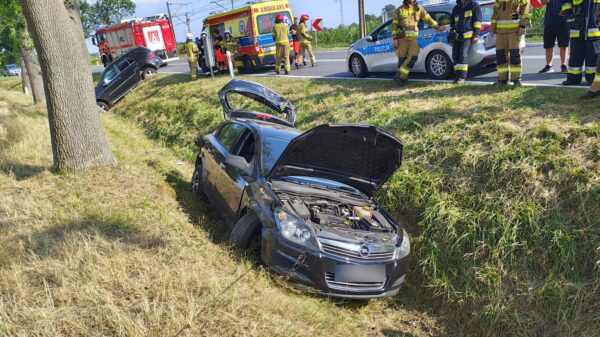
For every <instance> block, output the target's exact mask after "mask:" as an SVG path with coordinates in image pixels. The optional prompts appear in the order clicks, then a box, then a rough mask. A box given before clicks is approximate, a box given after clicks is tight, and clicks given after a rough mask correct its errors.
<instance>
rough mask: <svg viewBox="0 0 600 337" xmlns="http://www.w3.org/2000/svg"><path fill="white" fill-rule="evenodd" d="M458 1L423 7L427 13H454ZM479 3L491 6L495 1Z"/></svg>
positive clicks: (487, 0) (489, 0)
mask: <svg viewBox="0 0 600 337" xmlns="http://www.w3.org/2000/svg"><path fill="white" fill-rule="evenodd" d="M456 3H457V1H449V2H446V3H442V4H434V5H423V7H424V8H425V9H426V10H427V11H447V12H452V8H454V6H456ZM477 3H478V4H479V5H491V4H493V3H494V1H493V0H484V1H477Z"/></svg>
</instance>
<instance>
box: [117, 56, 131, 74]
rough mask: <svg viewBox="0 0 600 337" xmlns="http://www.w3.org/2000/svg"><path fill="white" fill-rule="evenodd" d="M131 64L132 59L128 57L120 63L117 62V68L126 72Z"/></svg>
mask: <svg viewBox="0 0 600 337" xmlns="http://www.w3.org/2000/svg"><path fill="white" fill-rule="evenodd" d="M131 63H133V62H130V59H129V58H128V57H126V58H123V59H121V60H119V62H117V64H116V66H117V68H119V71H124V70H125V69H126V68H127V67H128V66H129V65H130V64H131Z"/></svg>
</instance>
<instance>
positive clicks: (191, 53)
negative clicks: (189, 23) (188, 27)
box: [183, 33, 199, 79]
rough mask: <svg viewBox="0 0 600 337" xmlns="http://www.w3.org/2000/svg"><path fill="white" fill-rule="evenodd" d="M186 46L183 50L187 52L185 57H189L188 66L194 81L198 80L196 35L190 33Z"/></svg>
mask: <svg viewBox="0 0 600 337" xmlns="http://www.w3.org/2000/svg"><path fill="white" fill-rule="evenodd" d="M185 37H186V41H185V44H184V45H183V50H184V51H185V55H186V57H187V61H188V64H189V65H190V73H191V77H192V79H195V78H196V71H197V69H198V63H197V62H198V53H199V50H198V46H197V45H196V44H195V43H194V41H193V40H194V35H192V34H190V33H188V34H187V35H186V36H185Z"/></svg>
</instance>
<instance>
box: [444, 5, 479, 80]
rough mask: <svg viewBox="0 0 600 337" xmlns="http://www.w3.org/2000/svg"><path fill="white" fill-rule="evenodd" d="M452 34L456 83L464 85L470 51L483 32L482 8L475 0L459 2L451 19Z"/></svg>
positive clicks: (453, 10)
mask: <svg viewBox="0 0 600 337" xmlns="http://www.w3.org/2000/svg"><path fill="white" fill-rule="evenodd" d="M450 27H451V32H454V33H455V35H454V36H455V39H454V41H453V42H452V61H453V62H454V73H455V74H456V79H455V80H454V83H459V84H461V83H464V82H465V80H466V79H467V71H468V70H469V50H470V49H471V45H472V44H474V43H477V40H479V31H480V30H481V8H480V7H479V4H478V3H477V1H475V0H457V1H456V6H454V8H453V9H452V16H451V17H450Z"/></svg>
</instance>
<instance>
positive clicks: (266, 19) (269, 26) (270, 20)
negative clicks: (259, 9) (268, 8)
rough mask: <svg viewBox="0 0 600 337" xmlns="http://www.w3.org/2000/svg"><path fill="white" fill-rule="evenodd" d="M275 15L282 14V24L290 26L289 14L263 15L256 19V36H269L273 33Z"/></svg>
mask: <svg viewBox="0 0 600 337" xmlns="http://www.w3.org/2000/svg"><path fill="white" fill-rule="evenodd" d="M277 14H283V22H284V23H285V24H286V25H288V26H290V25H291V24H292V22H293V21H292V18H291V17H290V13H289V12H278V13H269V14H263V15H259V16H257V17H256V26H257V27H258V34H260V35H262V34H270V33H271V32H273V26H275V16H276V15H277Z"/></svg>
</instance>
